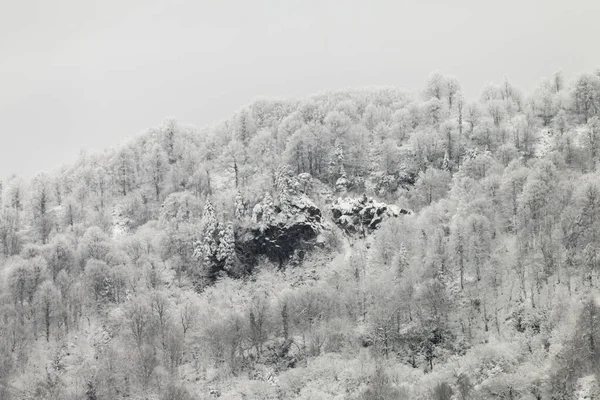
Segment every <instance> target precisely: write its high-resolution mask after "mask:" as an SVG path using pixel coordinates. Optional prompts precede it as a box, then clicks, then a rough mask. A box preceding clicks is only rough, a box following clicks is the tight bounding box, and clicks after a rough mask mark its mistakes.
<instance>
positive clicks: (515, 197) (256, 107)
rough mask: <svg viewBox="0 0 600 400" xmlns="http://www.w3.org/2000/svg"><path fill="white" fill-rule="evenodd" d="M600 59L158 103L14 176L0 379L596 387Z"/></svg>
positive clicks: (125, 389) (253, 395) (4, 189)
mask: <svg viewBox="0 0 600 400" xmlns="http://www.w3.org/2000/svg"><path fill="white" fill-rule="evenodd" d="M599 153H600V70H598V71H596V72H594V73H583V74H581V75H579V76H576V77H573V79H572V80H569V81H565V79H564V78H563V76H562V74H561V73H560V72H558V73H555V74H554V75H552V76H551V77H549V78H545V79H543V80H542V81H541V82H540V83H539V84H538V85H537V86H536V88H535V89H534V90H533V91H532V92H531V93H523V92H522V91H520V90H519V89H518V88H516V87H515V86H514V85H513V84H511V82H510V81H509V80H508V79H506V78H505V79H504V80H503V82H502V83H500V84H493V83H489V84H486V85H485V86H484V87H483V88H482V90H481V93H480V95H479V98H478V99H475V100H472V101H467V100H466V99H465V97H464V96H463V94H462V90H461V85H460V83H459V82H458V80H457V79H456V78H454V77H452V76H449V75H445V74H443V73H440V72H434V73H432V74H431V75H430V76H429V78H428V79H427V81H426V82H425V84H424V87H423V89H422V90H421V91H420V92H419V93H417V94H414V93H410V92H407V91H404V90H401V89H399V88H395V87H372V88H364V89H352V90H342V91H328V92H322V93H319V94H316V95H313V96H310V97H307V98H304V99H266V98H265V99H262V98H261V99H257V100H255V101H253V102H251V103H250V104H249V105H247V106H244V107H242V108H241V109H240V110H238V111H237V112H235V113H234V114H233V116H232V117H231V118H229V119H227V120H225V121H222V122H219V123H215V124H213V125H211V126H207V127H204V128H200V129H197V128H194V127H191V126H187V125H185V124H182V123H180V122H178V121H176V120H175V119H172V118H167V119H165V120H164V122H163V123H162V124H161V125H160V126H157V127H155V128H152V129H149V130H148V131H147V132H145V133H144V134H142V135H139V136H137V137H134V138H132V139H131V140H129V141H128V142H127V143H125V144H123V145H122V146H120V147H116V148H114V149H110V150H107V151H105V152H103V153H93V154H92V153H82V154H81V156H80V157H79V158H78V159H77V161H76V162H74V163H73V164H71V165H64V166H62V167H60V168H58V169H57V170H55V171H53V172H52V173H39V174H36V175H35V176H34V177H33V178H31V179H30V180H25V179H22V178H19V177H17V176H12V177H9V178H8V179H6V180H4V181H3V182H2V184H1V186H0V399H2V400H4V399H6V400H13V399H67V400H68V399H86V400H104V399H125V398H127V399H165V400H180V399H181V400H185V399H212V398H221V399H296V398H297V399H356V400H359V399H365V400H366V399H436V400H450V399H462V400H466V399H494V398H497V399H578V398H582V399H583V398H598V397H600V380H599V379H600V292H599V290H598V288H599V285H600V284H599V280H600V175H599V172H598V170H597V165H598V161H599V160H600V154H599Z"/></svg>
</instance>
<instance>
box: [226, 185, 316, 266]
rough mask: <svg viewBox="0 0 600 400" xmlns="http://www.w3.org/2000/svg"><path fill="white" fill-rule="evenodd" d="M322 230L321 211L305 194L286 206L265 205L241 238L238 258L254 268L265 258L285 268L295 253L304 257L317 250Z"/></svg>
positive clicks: (294, 197) (238, 246)
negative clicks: (317, 241) (306, 252)
mask: <svg viewBox="0 0 600 400" xmlns="http://www.w3.org/2000/svg"><path fill="white" fill-rule="evenodd" d="M267 216H268V217H267ZM322 229H323V220H322V215H321V210H320V209H319V208H318V207H317V206H316V205H315V204H314V203H313V202H312V200H310V199H309V198H308V197H307V196H306V195H304V194H299V195H295V196H291V197H290V199H289V202H288V203H287V204H286V205H284V206H283V207H281V206H272V205H262V206H261V208H260V210H258V209H257V210H256V213H255V221H254V223H253V225H252V226H251V227H249V228H246V229H245V230H243V231H242V232H241V233H240V235H239V239H238V245H237V252H238V256H239V257H240V259H241V260H243V261H244V262H245V263H248V264H250V265H253V264H255V263H256V261H257V258H258V257H260V256H263V255H264V256H266V257H267V258H269V260H271V261H272V262H276V263H278V264H279V265H280V266H283V265H284V264H285V263H286V262H287V261H288V260H289V259H290V258H291V257H292V256H293V255H294V253H296V255H297V256H298V257H303V254H304V252H305V251H306V250H308V249H310V248H312V247H314V245H315V243H316V240H317V237H318V235H319V233H320V232H321V231H322Z"/></svg>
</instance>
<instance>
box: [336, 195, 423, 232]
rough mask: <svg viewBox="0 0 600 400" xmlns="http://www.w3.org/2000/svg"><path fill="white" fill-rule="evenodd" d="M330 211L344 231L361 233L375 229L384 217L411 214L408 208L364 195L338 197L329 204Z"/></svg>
mask: <svg viewBox="0 0 600 400" xmlns="http://www.w3.org/2000/svg"><path fill="white" fill-rule="evenodd" d="M331 212H332V214H333V220H334V222H335V223H336V224H337V225H339V226H340V227H342V228H343V229H345V230H346V232H348V233H357V232H361V233H363V234H364V233H366V232H371V231H373V230H375V229H377V228H378V227H379V224H381V222H382V221H383V220H384V219H385V218H389V217H398V216H400V215H404V214H411V211H410V210H406V209H403V208H400V207H397V206H395V205H388V204H385V203H382V202H378V201H376V200H373V199H372V198H369V199H367V196H365V195H363V196H362V197H360V198H350V197H346V198H344V199H342V198H338V199H337V200H336V201H335V202H334V203H333V204H332V205H331Z"/></svg>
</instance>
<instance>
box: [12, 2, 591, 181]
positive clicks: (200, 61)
mask: <svg viewBox="0 0 600 400" xmlns="http://www.w3.org/2000/svg"><path fill="white" fill-rule="evenodd" d="M599 20H600V1H598V0H576V1H573V0H572V1H566V0H561V1H557V0H545V1H524V0H521V1H516V0H509V1H506V0H504V1H486V0H452V1H450V0H435V1H434V0H420V1H402V0H391V1H375V0H370V1H360V2H359V1H349V0H339V1H325V0H318V1H312V0H300V1H288V0H260V1H251V0H239V1H224V0H214V1H202V0H199V1H198V0H197V1H177V0H164V1H152V0H144V1H137V0H131V1H130V0H95V1H90V0H18V1H16V0H0V122H1V125H0V129H1V130H0V138H1V140H0V177H5V176H7V175H8V174H10V173H13V172H14V173H17V174H20V175H24V176H26V177H28V176H30V175H31V174H32V173H34V172H36V171H38V170H52V169H55V168H56V167H58V166H59V165H61V164H62V163H65V162H72V161H73V160H74V159H75V158H76V156H77V154H78V153H79V151H80V150H81V149H88V150H100V149H104V148H107V147H114V146H116V145H119V144H120V143H122V142H123V141H124V139H125V138H127V137H131V136H133V135H136V134H138V133H140V132H141V131H143V130H145V129H146V128H149V127H152V126H155V125H157V124H159V123H160V122H161V121H162V120H163V119H164V117H166V116H174V117H176V118H177V119H178V120H180V121H182V122H184V123H191V124H194V125H196V126H202V125H204V124H207V123H210V122H212V121H215V120H221V119H223V118H226V117H228V116H229V115H230V114H231V113H232V112H233V111H235V110H236V109H238V108H239V107H241V106H242V105H244V104H246V103H248V102H249V101H250V100H251V99H252V98H254V97H256V96H278V97H282V96H283V97H291V96H304V95H307V94H310V93H313V92H316V91H320V90H323V89H338V88H346V87H354V86H366V85H396V86H400V87H405V88H407V89H417V88H420V87H422V85H423V82H424V80H425V79H426V77H427V75H428V74H429V73H430V72H431V71H433V70H438V69H439V70H441V71H443V72H445V73H449V74H452V75H455V76H457V77H458V78H459V80H460V81H461V83H462V84H463V87H464V89H465V91H466V94H467V96H470V97H473V96H476V95H477V93H478V92H479V89H480V88H481V87H482V85H483V84H484V83H485V82H486V81H496V82H500V81H501V80H502V79H503V76H504V75H505V74H506V75H508V77H509V78H510V80H511V81H512V82H514V83H515V84H516V85H518V86H519V87H521V88H522V89H525V90H529V89H530V88H531V87H533V86H535V85H536V84H537V83H538V82H539V80H540V79H541V78H542V77H543V76H549V75H551V74H552V73H553V72H554V71H556V70H558V69H562V70H563V71H564V73H565V76H566V77H567V79H569V78H572V77H573V76H574V75H576V74H577V73H580V72H582V71H586V70H587V71H591V70H593V69H595V68H596V67H597V66H600V52H598V40H599V38H600V23H599V22H598V21H599Z"/></svg>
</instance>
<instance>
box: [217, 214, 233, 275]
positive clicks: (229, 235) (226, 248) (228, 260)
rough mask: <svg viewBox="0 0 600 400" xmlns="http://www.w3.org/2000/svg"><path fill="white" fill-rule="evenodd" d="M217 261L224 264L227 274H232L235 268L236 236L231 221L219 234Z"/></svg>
mask: <svg viewBox="0 0 600 400" xmlns="http://www.w3.org/2000/svg"><path fill="white" fill-rule="evenodd" d="M217 260H218V261H219V262H220V263H222V264H223V268H224V269H225V271H227V272H232V271H233V268H234V267H235V234H234V232H233V224H232V223H231V221H230V222H229V223H228V224H227V227H226V228H225V229H223V230H221V232H220V233H219V247H218V249H217Z"/></svg>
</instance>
